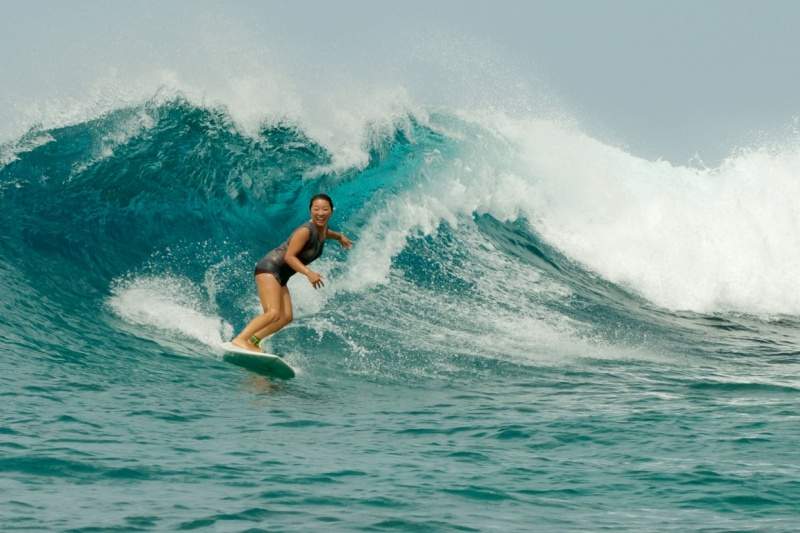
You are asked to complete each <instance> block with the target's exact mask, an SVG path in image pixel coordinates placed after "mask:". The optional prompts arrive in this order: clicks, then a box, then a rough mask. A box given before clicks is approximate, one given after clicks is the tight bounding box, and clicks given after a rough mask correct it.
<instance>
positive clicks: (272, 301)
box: [256, 273, 286, 313]
mask: <svg viewBox="0 0 800 533" xmlns="http://www.w3.org/2000/svg"><path fill="white" fill-rule="evenodd" d="M256 287H257V288H258V299H259V300H260V301H261V309H263V310H264V312H265V313H266V312H267V311H268V310H270V309H275V310H276V311H278V312H279V313H280V312H281V305H282V303H281V300H282V293H283V290H285V289H286V287H281V284H280V283H278V280H277V279H275V276H273V275H272V274H268V273H263V274H258V275H257V276H256ZM282 289H283V290H282Z"/></svg>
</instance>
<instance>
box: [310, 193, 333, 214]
mask: <svg viewBox="0 0 800 533" xmlns="http://www.w3.org/2000/svg"><path fill="white" fill-rule="evenodd" d="M314 200H325V201H326V202H328V205H330V206H331V210H333V200H331V197H330V196H328V195H327V194H322V193H320V194H315V195H314V196H312V197H311V201H310V202H308V208H309V209H311V206H312V205H314Z"/></svg>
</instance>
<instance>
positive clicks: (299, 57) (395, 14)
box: [0, 0, 800, 164]
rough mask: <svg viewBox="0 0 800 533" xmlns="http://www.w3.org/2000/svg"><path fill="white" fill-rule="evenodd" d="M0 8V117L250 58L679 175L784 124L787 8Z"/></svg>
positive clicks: (792, 65) (793, 103) (788, 96)
mask: <svg viewBox="0 0 800 533" xmlns="http://www.w3.org/2000/svg"><path fill="white" fill-rule="evenodd" d="M0 7H2V13H3V17H2V19H0V50H2V54H1V55H0V121H11V120H12V119H15V117H16V115H15V114H19V110H20V109H21V108H22V107H25V106H28V105H29V104H30V103H31V102H36V101H39V100H41V101H45V100H47V99H52V98H54V97H59V98H66V99H67V100H65V102H67V103H62V104H58V105H71V104H69V102H74V101H79V100H81V98H84V99H85V98H87V96H86V94H85V93H86V91H87V88H88V87H89V86H91V84H92V83H94V82H95V81H96V80H97V79H98V78H101V77H103V76H107V75H108V72H109V71H115V72H116V74H115V75H117V76H119V78H120V79H123V80H127V79H136V78H137V77H140V76H144V75H145V74H144V73H146V72H147V71H148V69H153V68H167V69H174V70H176V71H178V72H179V73H184V72H185V73H187V76H194V77H195V78H196V79H202V78H203V76H207V77H209V78H208V79H212V78H213V75H214V73H215V72H222V71H224V72H225V75H226V76H230V75H231V72H234V71H235V69H236V68H241V69H245V68H247V67H246V66H244V65H247V64H248V62H249V63H259V62H267V63H272V64H276V65H279V66H280V67H281V68H280V71H281V72H283V73H286V74H287V75H289V76H290V77H293V78H295V79H296V83H297V84H298V85H302V84H313V83H315V81H319V82H320V83H323V82H322V81H321V80H327V81H326V82H327V83H330V80H332V79H335V78H336V76H339V77H341V78H348V79H357V80H360V79H363V80H365V83H381V81H382V82H383V83H386V84H387V85H391V84H398V85H402V86H404V87H406V88H407V89H408V90H409V91H410V93H411V94H412V96H413V97H414V98H416V99H418V100H419V101H420V102H422V103H429V102H430V103H437V104H442V103H447V101H448V100H449V99H453V100H455V101H458V100H459V99H461V100H462V101H461V102H459V103H460V104H462V105H463V103H464V101H466V100H463V99H464V98H465V96H464V95H471V97H472V100H473V101H476V102H481V103H483V104H486V103H487V102H488V103H492V99H493V98H496V101H497V104H498V105H499V106H500V107H503V106H508V107H514V106H517V107H520V106H522V107H524V106H525V102H527V101H529V103H530V105H531V106H532V107H537V106H542V105H544V106H545V107H546V106H547V105H550V104H547V102H550V103H551V105H554V106H555V107H558V108H559V109H560V110H562V111H564V112H566V113H567V114H569V115H571V116H573V117H575V118H576V119H577V120H578V121H579V123H580V124H582V126H583V128H584V129H585V130H586V131H587V132H589V133H590V134H592V135H594V136H596V137H598V138H600V139H603V140H605V141H608V142H612V143H615V144H621V145H624V146H626V147H627V148H628V149H629V150H630V151H632V152H633V153H635V154H638V155H642V156H645V157H648V158H656V157H663V158H665V159H668V160H671V161H673V162H677V163H683V162H686V161H687V160H689V159H690V158H691V157H692V156H693V155H694V154H695V153H697V154H699V155H700V156H701V157H702V158H703V159H704V160H706V161H707V162H709V163H712V164H713V163H715V162H717V161H718V159H719V158H721V157H724V156H725V155H727V154H728V153H729V152H730V150H732V149H734V148H736V147H739V146H743V145H748V144H752V143H754V142H764V139H767V140H781V139H785V138H787V137H788V136H789V135H790V131H791V128H792V126H793V124H794V123H793V120H794V118H795V117H796V116H798V115H800V57H798V56H800V31H798V29H797V28H798V25H799V24H800V2H790V1H786V2H756V1H748V2H744V1H732V0H725V1H708V0H706V1H685V2H684V1H663V2H650V1H590V0H585V1H564V0H559V1H557V2H556V1H553V2H535V1H534V2H531V1H519V2H516V1H514V2H511V1H507V2H503V1H493V2H488V1H487V2H456V1H433V0H428V1H404V2H391V3H390V2H380V1H339V2H327V1H324V2H323V1H319V2H300V1H295V2H266V1H247V2H245V1H240V2H233V1H232V2H225V3H221V2H207V1H180V2H178V1H173V2H163V3H162V2H150V1H148V2H122V1H110V2H108V1H91V2H90V1H75V2H56V1H52V2H42V1H39V2H25V3H23V2H10V1H3V2H2V3H0ZM231 58H236V60H237V61H238V60H240V59H241V60H242V62H241V64H239V63H237V61H232V60H231ZM244 59H247V61H245V60H244ZM543 102H544V103H543Z"/></svg>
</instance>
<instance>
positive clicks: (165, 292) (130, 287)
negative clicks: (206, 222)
mask: <svg viewBox="0 0 800 533" xmlns="http://www.w3.org/2000/svg"><path fill="white" fill-rule="evenodd" d="M197 290H198V289H197V288H196V287H195V286H194V285H193V284H192V283H191V282H190V281H189V280H187V279H182V278H178V277H173V276H149V277H134V278H131V279H126V280H120V281H117V282H115V283H114V284H113V285H112V290H111V296H110V297H109V299H108V302H107V304H108V305H109V307H110V308H111V309H112V310H113V311H114V313H115V314H117V316H119V317H120V318H122V319H123V320H125V321H126V322H128V323H130V324H133V325H135V326H138V327H142V326H143V327H145V328H146V329H150V330H153V329H155V330H157V331H160V332H163V333H165V334H168V335H169V336H174V335H178V336H179V340H184V339H186V338H189V339H193V340H196V341H198V342H201V343H203V344H205V345H207V346H211V347H216V346H219V344H220V343H221V342H222V341H223V339H228V338H230V337H231V335H232V333H233V328H232V326H231V325H230V324H228V323H227V322H225V321H223V320H222V319H220V318H219V317H218V316H216V315H214V314H213V313H210V312H208V311H207V310H206V309H205V307H206V306H205V305H204V303H203V298H202V296H201V295H200V294H199V293H198V292H197Z"/></svg>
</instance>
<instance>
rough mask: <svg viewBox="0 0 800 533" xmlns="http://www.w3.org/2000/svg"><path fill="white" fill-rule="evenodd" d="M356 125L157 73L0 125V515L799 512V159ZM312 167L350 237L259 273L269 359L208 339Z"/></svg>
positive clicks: (610, 519) (451, 118) (473, 519)
mask: <svg viewBox="0 0 800 533" xmlns="http://www.w3.org/2000/svg"><path fill="white" fill-rule="evenodd" d="M373 118H374V119H373V120H370V121H367V122H365V126H364V132H365V133H364V135H363V136H360V137H359V139H361V140H360V141H359V142H358V143H356V145H355V148H353V146H349V145H347V143H346V142H344V141H343V140H342V138H337V139H338V141H332V140H331V141H330V142H328V143H327V144H326V143H325V142H323V141H322V140H320V138H319V135H315V132H314V131H313V128H310V127H304V124H302V123H298V122H292V121H291V120H289V121H281V120H271V121H265V122H263V123H262V124H261V125H260V126H258V127H257V128H255V129H253V128H249V129H243V128H242V127H241V125H240V124H239V123H238V122H237V120H235V119H234V118H233V117H232V116H231V114H230V113H229V110H228V109H227V108H225V107H224V106H217V105H210V104H204V103H201V102H196V101H193V100H192V99H190V98H186V97H184V96H182V95H181V94H180V93H177V94H172V95H169V96H167V97H164V96H163V95H160V96H155V97H152V98H149V99H146V100H145V101H144V102H143V103H141V104H132V105H123V106H119V107H117V108H114V109H111V110H110V111H104V112H102V113H100V114H98V115H97V116H89V117H86V118H84V119H80V120H72V121H70V122H68V123H64V124H60V125H55V126H46V125H41V126H39V127H36V126H34V127H33V128H31V129H30V130H29V131H28V132H27V133H26V134H25V135H22V136H20V137H18V138H15V139H13V140H12V141H9V142H6V143H5V144H4V145H3V146H2V162H1V164H2V166H1V167H0V354H1V356H0V396H2V408H0V472H2V475H0V494H2V496H1V497H0V527H1V528H2V529H3V530H4V531H11V530H22V531H28V530H31V531H33V530H50V531H151V530H160V531H174V530H195V529H196V530H210V531H245V530H247V531H284V530H301V531H309V530H330V531H361V530H363V531H531V530H539V531H566V530H590V531H599V530H609V531H681V532H682V531H690V530H694V531H697V530H704V531H791V530H795V529H796V528H797V527H798V525H800V522H798V516H800V505H799V504H798V501H800V481H798V479H800V467H799V466H798V459H800V453H798V451H797V443H798V441H800V417H798V406H800V378H798V377H797V376H798V371H800V364H798V354H800V334H798V327H800V318H798V315H800V291H798V290H797V272H798V266H800V242H798V240H799V239H800V237H798V235H800V232H798V228H800V214H799V213H798V211H797V209H796V199H797V198H798V196H799V194H798V193H800V190H799V189H800V184H799V182H798V181H797V179H796V177H797V175H798V171H800V151H798V150H797V149H796V148H792V147H785V148H784V149H781V150H752V151H747V152H742V153H739V154H736V155H734V156H731V157H730V158H729V159H727V160H725V161H724V162H723V163H722V164H721V165H719V166H718V167H716V168H712V169H709V168H697V167H691V166H675V165H672V164H670V163H667V162H664V161H648V160H644V159H640V158H637V157H636V156H634V155H632V154H629V153H627V152H625V151H624V150H623V149H621V148H617V147H613V146H610V145H607V144H604V143H602V142H601V141H599V140H596V139H594V138H592V137H589V136H587V135H586V134H584V133H582V132H581V131H580V130H579V129H576V128H575V127H573V126H570V125H567V124H563V123H560V122H559V121H557V120H547V119H541V118H540V119H533V118H523V117H514V116H509V115H507V114H504V113H501V112H477V111H476V112H464V111H458V112H457V111H447V110H442V109H429V110H424V109H423V110H420V109H405V110H403V111H402V112H398V111H397V110H396V109H393V110H392V112H391V113H389V112H387V114H386V116H384V117H382V119H381V120H378V119H376V118H375V117H373ZM377 118H381V117H377ZM345 140H346V139H345ZM317 192H326V193H328V194H330V195H331V196H332V197H333V199H334V203H335V206H336V209H335V212H334V215H333V218H332V219H331V223H330V224H331V227H332V228H334V229H336V230H337V231H343V232H345V233H346V234H347V235H348V236H349V237H350V238H351V239H352V241H353V242H354V247H353V249H352V250H350V251H345V250H343V249H341V248H340V247H339V246H338V243H336V242H334V241H328V243H327V244H326V248H325V252H324V254H323V257H322V258H321V259H320V260H318V261H317V262H316V263H315V264H314V268H315V269H316V270H318V271H320V272H321V273H322V274H323V276H324V277H325V280H326V286H325V288H324V289H321V290H318V291H315V290H314V289H313V288H311V286H310V285H309V284H308V282H307V281H306V280H305V279H303V278H302V276H295V277H294V278H293V279H292V280H291V282H290V283H289V288H290V291H291V293H292V298H293V303H294V307H295V320H294V322H293V323H292V324H291V325H290V326H289V327H287V328H286V329H285V330H283V331H281V332H280V333H278V334H277V335H275V336H274V337H273V338H272V339H271V340H270V343H269V346H268V349H269V351H272V352H275V353H278V354H281V355H283V356H284V357H286V359H287V360H288V361H289V362H290V363H291V364H292V365H293V366H294V367H296V368H297V369H298V371H299V375H298V376H297V378H295V379H294V380H291V381H280V380H271V379H267V378H264V377H263V376H258V375H255V374H252V373H249V372H248V371H246V370H244V369H242V368H239V367H237V366H234V365H230V364H227V363H225V362H224V361H222V359H221V352H220V351H219V349H218V348H217V345H218V343H219V342H221V341H224V340H228V339H229V338H230V337H231V336H232V335H233V334H234V333H235V332H236V331H238V330H239V329H240V328H242V327H243V325H244V324H246V322H247V321H248V320H249V319H250V318H252V317H253V316H255V314H257V313H258V312H259V304H258V299H257V296H256V292H255V286H254V283H253V275H252V271H253V266H254V264H255V262H256V261H257V260H258V259H259V258H260V257H261V256H262V255H263V254H264V253H266V252H267V251H268V250H269V249H271V248H272V247H274V246H276V245H278V244H279V243H280V242H282V241H283V240H285V239H286V237H287V235H288V234H289V232H291V230H292V229H293V228H295V227H296V226H297V225H299V224H301V223H303V222H304V221H305V220H306V219H307V218H308V212H307V207H308V200H309V198H310V196H311V195H313V194H315V193H317Z"/></svg>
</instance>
